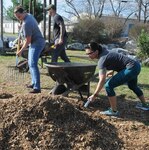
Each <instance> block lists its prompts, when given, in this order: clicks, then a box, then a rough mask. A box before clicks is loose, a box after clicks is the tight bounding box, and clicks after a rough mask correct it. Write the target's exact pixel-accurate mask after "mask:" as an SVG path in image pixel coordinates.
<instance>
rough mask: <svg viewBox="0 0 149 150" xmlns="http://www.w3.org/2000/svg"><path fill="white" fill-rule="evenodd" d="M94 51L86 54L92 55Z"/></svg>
mask: <svg viewBox="0 0 149 150" xmlns="http://www.w3.org/2000/svg"><path fill="white" fill-rule="evenodd" d="M93 53H94V52H90V53H86V55H91V54H93Z"/></svg>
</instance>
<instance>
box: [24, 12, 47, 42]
mask: <svg viewBox="0 0 149 150" xmlns="http://www.w3.org/2000/svg"><path fill="white" fill-rule="evenodd" d="M22 28H23V34H24V37H27V36H31V44H36V45H38V44H42V43H43V44H44V41H45V40H44V37H43V36H42V34H41V31H40V29H39V27H38V23H37V21H36V19H35V18H34V17H33V16H32V15H31V14H27V15H26V16H25V18H24V20H23V24H22Z"/></svg>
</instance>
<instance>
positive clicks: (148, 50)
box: [138, 30, 149, 59]
mask: <svg viewBox="0 0 149 150" xmlns="http://www.w3.org/2000/svg"><path fill="white" fill-rule="evenodd" d="M138 46H139V48H140V51H139V52H138V54H139V56H140V57H142V58H143V59H146V58H148V57H149V34H148V33H147V32H145V31H144V30H142V31H141V34H140V36H139V38H138Z"/></svg>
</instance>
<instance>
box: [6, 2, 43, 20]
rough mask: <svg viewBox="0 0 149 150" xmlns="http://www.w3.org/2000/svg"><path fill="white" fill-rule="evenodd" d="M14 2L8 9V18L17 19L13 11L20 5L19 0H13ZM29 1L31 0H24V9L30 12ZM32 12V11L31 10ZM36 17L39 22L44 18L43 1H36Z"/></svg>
mask: <svg viewBox="0 0 149 150" xmlns="http://www.w3.org/2000/svg"><path fill="white" fill-rule="evenodd" d="M11 1H12V3H13V6H10V7H9V8H8V10H7V18H9V19H12V20H17V19H16V18H15V17H14V14H13V11H14V8H15V7H16V6H17V5H19V3H18V0H11ZM29 2H30V0H24V1H23V7H24V9H25V10H26V11H27V12H29ZM31 13H32V12H31ZM34 16H35V18H36V20H37V22H38V23H39V22H40V21H42V20H43V5H42V3H41V2H39V1H36V6H35V15H34Z"/></svg>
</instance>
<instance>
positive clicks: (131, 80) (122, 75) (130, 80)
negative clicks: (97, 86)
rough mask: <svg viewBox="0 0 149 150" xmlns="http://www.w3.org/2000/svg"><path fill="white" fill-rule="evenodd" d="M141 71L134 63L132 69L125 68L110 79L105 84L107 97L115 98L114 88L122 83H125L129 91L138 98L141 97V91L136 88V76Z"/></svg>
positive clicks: (137, 64) (138, 65)
mask: <svg viewBox="0 0 149 150" xmlns="http://www.w3.org/2000/svg"><path fill="white" fill-rule="evenodd" d="M140 71H141V66H140V64H139V63H136V64H135V65H134V66H133V67H132V68H129V69H128V68H126V69H123V70H121V71H120V72H118V73H117V74H116V75H114V76H113V77H112V78H110V79H109V80H108V81H107V82H106V83H105V89H106V92H107V95H108V96H110V97H111V96H115V92H114V88H115V87H118V86H120V85H122V84H124V83H127V85H128V87H129V89H131V90H132V91H133V92H134V93H135V94H136V95H137V96H138V97H140V96H142V95H143V92H142V90H141V89H140V88H139V87H138V85H137V82H138V79H137V77H138V75H139V73H140Z"/></svg>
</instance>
